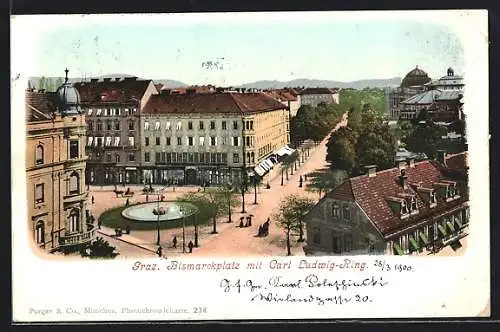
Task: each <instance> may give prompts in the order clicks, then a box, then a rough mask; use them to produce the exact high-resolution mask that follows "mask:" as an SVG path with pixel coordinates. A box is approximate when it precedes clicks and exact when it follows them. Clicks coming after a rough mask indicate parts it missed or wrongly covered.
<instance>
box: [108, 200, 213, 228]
mask: <svg viewBox="0 0 500 332" xmlns="http://www.w3.org/2000/svg"><path fill="white" fill-rule="evenodd" d="M130 206H132V205H129V206H119V207H115V208H111V209H109V210H106V211H104V212H103V213H102V214H101V216H100V217H99V220H100V221H101V224H102V225H103V226H106V227H110V228H122V229H125V228H126V227H127V226H129V227H130V229H131V230H155V229H157V228H158V223H157V222H156V221H134V220H130V219H127V218H124V217H123V216H122V214H121V213H122V211H123V210H124V209H125V208H127V207H130ZM210 220H211V219H210V218H209V217H203V216H201V215H200V216H198V226H200V225H204V224H207V223H208V222H209V221H210ZM194 222H195V218H194V216H191V217H188V218H186V219H185V223H184V225H185V226H191V225H194ZM179 227H182V219H178V220H168V221H162V222H160V229H171V228H179Z"/></svg>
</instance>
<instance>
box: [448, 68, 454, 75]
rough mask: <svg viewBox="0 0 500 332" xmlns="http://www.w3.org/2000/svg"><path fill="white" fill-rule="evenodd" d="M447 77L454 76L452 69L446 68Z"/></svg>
mask: <svg viewBox="0 0 500 332" xmlns="http://www.w3.org/2000/svg"><path fill="white" fill-rule="evenodd" d="M448 76H455V72H454V71H453V68H451V67H450V68H448Z"/></svg>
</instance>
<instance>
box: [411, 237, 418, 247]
mask: <svg viewBox="0 0 500 332" xmlns="http://www.w3.org/2000/svg"><path fill="white" fill-rule="evenodd" d="M410 244H411V246H412V247H413V249H415V250H418V248H419V245H418V243H417V241H416V240H415V238H414V237H413V236H410Z"/></svg>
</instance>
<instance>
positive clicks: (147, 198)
mask: <svg viewBox="0 0 500 332" xmlns="http://www.w3.org/2000/svg"><path fill="white" fill-rule="evenodd" d="M148 201H149V195H148V194H147V193H146V202H148Z"/></svg>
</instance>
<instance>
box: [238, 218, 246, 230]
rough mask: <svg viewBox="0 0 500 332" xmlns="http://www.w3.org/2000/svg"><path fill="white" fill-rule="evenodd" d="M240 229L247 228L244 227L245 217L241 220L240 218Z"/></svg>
mask: <svg viewBox="0 0 500 332" xmlns="http://www.w3.org/2000/svg"><path fill="white" fill-rule="evenodd" d="M239 227H240V228H243V227H245V226H244V225H243V217H241V218H240V225H239Z"/></svg>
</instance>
